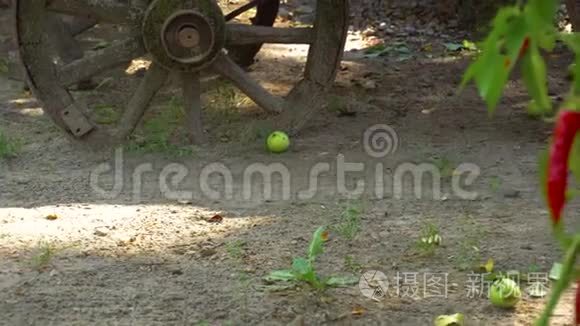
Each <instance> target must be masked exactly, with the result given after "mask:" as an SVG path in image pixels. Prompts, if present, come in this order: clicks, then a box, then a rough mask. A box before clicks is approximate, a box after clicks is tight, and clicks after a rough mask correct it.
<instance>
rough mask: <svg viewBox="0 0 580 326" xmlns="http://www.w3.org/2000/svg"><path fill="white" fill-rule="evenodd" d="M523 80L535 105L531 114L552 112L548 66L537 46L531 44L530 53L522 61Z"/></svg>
mask: <svg viewBox="0 0 580 326" xmlns="http://www.w3.org/2000/svg"><path fill="white" fill-rule="evenodd" d="M522 78H523V79H524V83H525V85H526V88H527V89H528V92H529V93H530V95H531V97H532V99H533V102H532V103H533V104H532V105H531V106H530V111H531V112H530V113H532V114H538V115H541V114H545V113H550V112H551V111H552V103H551V101H550V97H549V96H548V85H547V84H548V82H547V78H546V64H545V63H544V59H543V58H542V56H541V54H540V51H539V49H538V47H537V46H535V45H533V44H531V45H530V47H529V49H528V53H527V54H526V55H525V56H524V57H523V60H522Z"/></svg>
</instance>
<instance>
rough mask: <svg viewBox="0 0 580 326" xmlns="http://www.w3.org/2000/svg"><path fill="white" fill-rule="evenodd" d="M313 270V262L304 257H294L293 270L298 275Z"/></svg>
mask: <svg viewBox="0 0 580 326" xmlns="http://www.w3.org/2000/svg"><path fill="white" fill-rule="evenodd" d="M312 271H313V269H312V264H310V262H309V261H308V260H306V259H304V258H302V257H298V258H294V260H293V261H292V272H293V273H294V275H296V276H297V277H301V276H303V275H306V274H309V273H311V272H312Z"/></svg>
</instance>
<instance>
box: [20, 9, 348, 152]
mask: <svg viewBox="0 0 580 326" xmlns="http://www.w3.org/2000/svg"><path fill="white" fill-rule="evenodd" d="M316 12H317V14H316V21H315V24H314V27H312V28H310V27H309V28H274V27H265V26H252V25H240V24H229V23H228V24H226V20H225V17H224V15H223V14H222V11H221V9H220V8H219V6H217V4H216V3H215V2H214V0H196V1H193V0H153V1H148V0H129V1H124V2H120V1H118V0H18V1H16V3H15V14H16V20H15V21H16V31H17V41H18V45H19V47H20V57H21V60H22V64H23V66H24V70H25V73H26V75H27V79H28V82H29V84H30V87H31V89H32V91H33V92H34V94H35V95H36V97H37V98H38V99H39V100H40V101H42V103H43V110H44V111H45V112H46V114H47V115H48V116H50V118H51V119H52V120H54V122H55V123H56V124H57V125H58V126H59V127H61V128H62V129H64V130H65V131H66V132H67V133H68V134H70V135H71V136H72V137H73V138H75V139H79V140H82V141H86V142H89V143H95V144H103V143H105V144H111V143H118V142H122V141H124V140H125V139H126V138H127V136H129V135H130V134H131V133H132V132H133V130H134V129H135V127H136V126H137V124H138V123H139V121H140V120H141V118H142V116H143V114H144V112H145V110H146V109H147V107H148V106H149V104H150V102H151V100H152V98H153V97H154V96H155V95H156V93H157V92H158V91H159V89H160V88H161V87H163V85H164V84H165V82H166V80H167V78H168V76H169V74H170V73H178V74H179V75H180V77H181V82H182V89H183V99H184V106H185V110H186V112H187V119H186V120H187V121H186V126H187V130H188V133H189V135H190V138H191V140H192V141H193V142H196V143H203V142H204V141H205V135H204V133H203V128H202V119H201V101H200V95H201V88H200V72H201V71H203V70H210V71H212V72H215V73H217V74H219V75H221V76H223V77H225V78H227V79H229V80H230V81H231V82H232V83H233V84H234V85H235V86H236V87H238V88H239V89H240V90H241V91H242V92H243V93H245V94H246V95H247V96H248V97H249V98H251V99H252V100H253V101H254V102H255V103H256V104H258V105H259V106H260V107H261V108H263V109H264V110H266V111H269V112H273V113H281V112H282V111H283V110H284V109H287V110H286V111H287V112H285V113H284V115H286V116H287V117H288V121H293V120H296V121H303V120H304V119H299V117H305V116H307V115H308V113H309V112H311V110H312V99H316V98H319V96H320V95H321V94H320V92H322V91H324V90H325V89H326V88H327V87H328V86H329V85H330V84H331V83H332V82H333V80H334V78H335V74H336V70H337V67H338V65H339V62H340V59H341V56H342V50H343V47H344V42H345V39H346V32H347V26H348V23H347V20H348V3H347V0H318V3H317V7H316ZM53 13H64V14H69V15H75V16H79V17H85V18H87V17H88V18H90V19H94V20H96V21H99V22H109V23H114V24H124V25H127V26H129V30H131V33H130V35H128V36H127V38H126V39H124V40H120V41H117V42H115V43H113V44H112V45H110V46H109V47H107V48H105V49H102V50H99V51H96V52H95V53H93V54H91V55H87V56H85V57H83V58H81V59H77V60H74V61H72V62H69V63H66V64H63V65H58V64H55V63H54V62H53V59H52V58H51V56H49V55H46V54H47V53H49V48H50V45H51V44H50V43H51V42H50V39H51V38H50V37H48V36H47V34H46V32H45V31H46V26H47V24H49V23H50V22H51V21H52V19H51V18H50V17H52V16H53V15H52V14H53ZM262 43H290V44H310V50H309V52H308V60H307V63H306V69H305V73H304V78H303V79H302V80H301V81H300V82H299V83H298V85H296V87H295V88H294V89H293V90H292V91H291V92H290V94H289V95H288V96H287V97H286V98H282V97H278V96H275V95H272V94H270V93H269V92H268V91H267V90H266V89H264V88H263V87H262V86H261V85H260V84H259V83H258V82H256V81H255V80H253V79H252V78H251V77H250V76H249V75H248V74H247V73H246V72H245V71H244V70H243V69H242V68H241V67H240V66H239V65H238V64H236V63H235V62H234V61H233V60H232V59H231V57H230V56H229V55H228V53H227V50H226V49H228V48H232V47H239V46H249V45H254V46H255V45H256V44H258V45H259V44H262ZM143 55H148V56H150V57H151V58H152V64H151V66H150V67H149V69H148V70H147V72H146V73H145V76H144V78H143V79H142V80H141V82H140V84H139V86H138V87H137V90H136V91H135V93H134V94H133V95H132V97H131V98H130V100H129V102H128V104H127V106H126V108H125V110H124V112H123V113H122V116H121V118H120V120H119V122H118V123H117V124H116V126H114V127H112V128H110V127H106V126H101V125H97V124H95V123H94V122H93V121H91V120H90V119H89V118H88V116H89V115H88V112H89V109H90V108H89V107H87V105H86V104H84V103H81V102H80V101H76V100H75V99H74V98H73V96H71V94H70V92H69V91H68V89H67V87H69V86H70V85H73V84H75V83H77V82H78V81H81V80H84V79H86V78H88V77H90V76H93V75H95V74H98V73H101V72H103V71H105V70H107V69H112V68H114V67H116V66H119V65H125V64H126V63H127V62H131V60H133V59H135V58H138V57H142V56H143ZM290 110H291V112H290ZM300 124H301V122H299V123H296V126H299V125H300Z"/></svg>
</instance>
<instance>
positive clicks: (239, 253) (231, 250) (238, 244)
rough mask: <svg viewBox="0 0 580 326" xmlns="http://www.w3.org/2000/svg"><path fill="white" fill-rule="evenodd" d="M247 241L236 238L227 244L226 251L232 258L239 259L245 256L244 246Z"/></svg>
mask: <svg viewBox="0 0 580 326" xmlns="http://www.w3.org/2000/svg"><path fill="white" fill-rule="evenodd" d="M245 245H246V242H245V241H243V240H234V241H230V242H228V243H227V244H226V251H227V252H228V255H229V256H230V257H231V258H232V259H236V260H239V259H241V258H242V257H243V256H244V251H245V249H244V246H245Z"/></svg>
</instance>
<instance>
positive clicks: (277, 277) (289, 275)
mask: <svg viewBox="0 0 580 326" xmlns="http://www.w3.org/2000/svg"><path fill="white" fill-rule="evenodd" d="M264 280H265V281H266V282H270V283H271V282H290V281H296V275H295V274H294V272H293V271H291V270H288V269H286V270H279V271H273V272H271V273H270V274H268V275H267V276H266V277H265V278H264Z"/></svg>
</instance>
